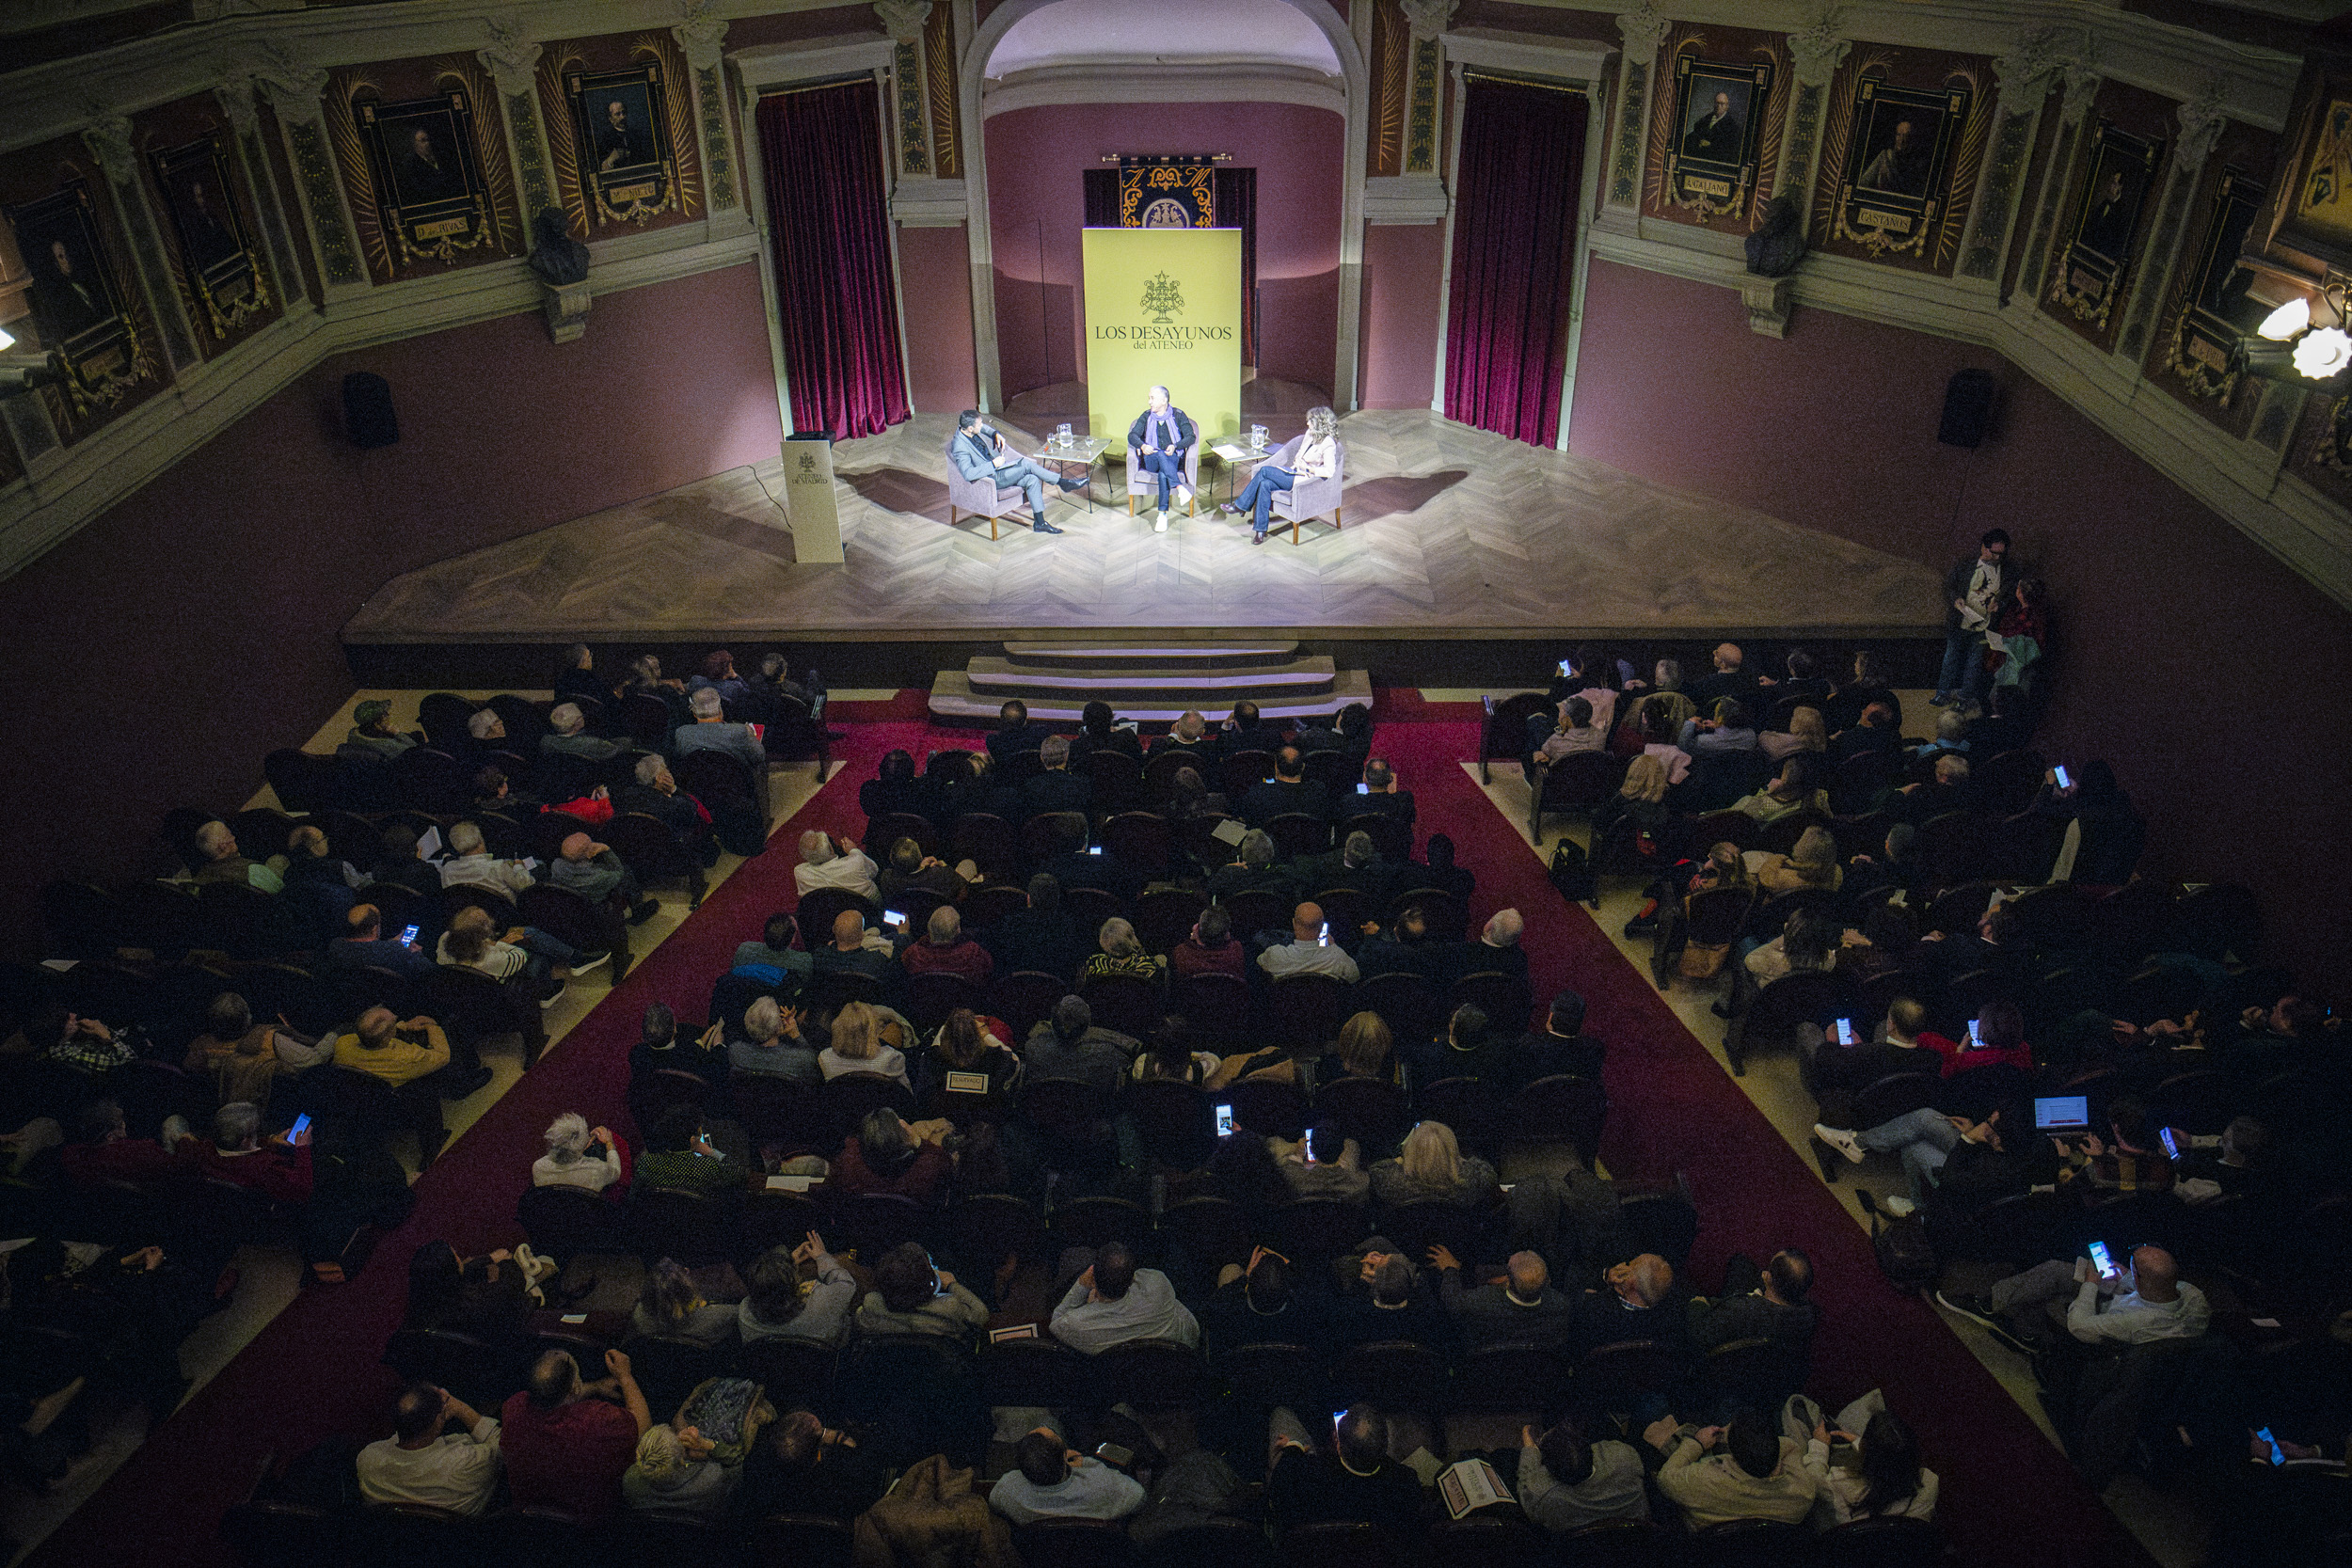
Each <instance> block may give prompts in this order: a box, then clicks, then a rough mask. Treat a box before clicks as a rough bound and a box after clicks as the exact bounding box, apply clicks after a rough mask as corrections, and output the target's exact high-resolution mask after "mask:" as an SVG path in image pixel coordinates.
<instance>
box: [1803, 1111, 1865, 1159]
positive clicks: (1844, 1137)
mask: <svg viewBox="0 0 2352 1568" xmlns="http://www.w3.org/2000/svg"><path fill="white" fill-rule="evenodd" d="M1813 1135H1814V1136H1815V1137H1817V1138H1819V1139H1820V1140H1821V1141H1822V1142H1823V1143H1825V1144H1827V1145H1829V1146H1830V1148H1834V1149H1836V1150H1837V1152H1838V1153H1840V1154H1843V1155H1844V1156H1845V1157H1846V1158H1847V1159H1849V1160H1851V1161H1852V1162H1853V1163H1854V1164H1857V1165H1858V1164H1862V1162H1863V1161H1864V1160H1865V1159H1866V1158H1867V1157H1868V1151H1867V1150H1866V1149H1865V1148H1863V1147H1862V1141H1861V1140H1860V1139H1859V1138H1856V1137H1855V1136H1854V1135H1853V1134H1852V1133H1851V1132H1847V1131H1846V1130H1845V1129H1844V1128H1840V1127H1824V1126H1822V1125H1821V1124H1820V1122H1818V1121H1817V1122H1815V1123H1814V1124H1813Z"/></svg>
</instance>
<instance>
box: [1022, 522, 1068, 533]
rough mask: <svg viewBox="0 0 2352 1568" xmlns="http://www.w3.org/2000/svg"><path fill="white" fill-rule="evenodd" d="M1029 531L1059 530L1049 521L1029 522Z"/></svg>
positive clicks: (1049, 531) (1054, 531) (1051, 531)
mask: <svg viewBox="0 0 2352 1568" xmlns="http://www.w3.org/2000/svg"><path fill="white" fill-rule="evenodd" d="M1029 531H1030V532H1031V533H1059V532H1060V531H1061V530H1059V529H1057V528H1056V527H1055V526H1054V525H1053V524H1051V523H1031V524H1030V525H1029Z"/></svg>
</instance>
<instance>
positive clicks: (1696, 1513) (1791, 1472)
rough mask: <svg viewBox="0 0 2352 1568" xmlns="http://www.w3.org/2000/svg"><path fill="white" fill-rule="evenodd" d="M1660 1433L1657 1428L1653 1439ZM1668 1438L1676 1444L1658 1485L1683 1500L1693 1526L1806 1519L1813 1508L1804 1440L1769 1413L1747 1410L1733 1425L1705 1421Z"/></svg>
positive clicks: (1684, 1513) (1685, 1517) (1686, 1517)
mask: <svg viewBox="0 0 2352 1568" xmlns="http://www.w3.org/2000/svg"><path fill="white" fill-rule="evenodd" d="M1668 1419H1672V1418H1668ZM1661 1435H1664V1434H1662V1433H1655V1430H1654V1429H1653V1434H1652V1439H1651V1440H1652V1441H1653V1442H1655V1441H1657V1439H1658V1437H1659V1436H1661ZM1666 1441H1667V1443H1670V1444H1671V1445H1672V1449H1671V1451H1670V1452H1668V1454H1667V1455H1666V1464H1665V1467H1664V1468H1662V1469H1661V1470H1660V1471H1659V1472H1658V1489H1659V1490H1660V1491H1661V1492H1663V1493H1664V1494H1665V1495H1666V1496H1667V1497H1669V1498H1671V1499H1673V1500H1674V1501H1675V1502H1677V1503H1678V1504H1680V1505H1681V1507H1682V1517H1683V1522H1684V1523H1686V1524H1688V1525H1689V1526H1690V1527H1691V1528H1692V1529H1705V1528H1707V1527H1708V1526H1709V1525H1721V1524H1727V1523H1729V1522H1730V1521H1732V1520H1734V1519H1773V1520H1778V1521H1779V1522H1781V1523H1782V1524H1788V1525H1794V1524H1802V1523H1803V1522H1804V1517H1805V1515H1806V1514H1807V1513H1811V1512H1812V1510H1813V1493H1814V1481H1813V1477H1812V1475H1811V1473H1810V1472H1808V1471H1807V1470H1806V1469H1805V1467H1804V1446H1803V1445H1802V1444H1798V1443H1793V1442H1791V1441H1789V1440H1788V1438H1786V1437H1783V1436H1782V1435H1781V1434H1780V1433H1779V1431H1778V1429H1777V1427H1776V1425H1775V1423H1774V1422H1773V1421H1772V1420H1771V1419H1770V1418H1767V1417H1764V1416H1761V1415H1758V1414H1756V1413H1755V1412H1753V1411H1742V1412H1741V1413H1740V1415H1739V1416H1738V1417H1736V1418H1734V1419H1733V1421H1732V1423H1731V1425H1730V1426H1728V1427H1702V1428H1700V1429H1699V1430H1698V1431H1697V1432H1695V1433H1677V1434H1675V1435H1674V1436H1672V1437H1668V1438H1667V1440H1666ZM1661 1446H1664V1445H1661Z"/></svg>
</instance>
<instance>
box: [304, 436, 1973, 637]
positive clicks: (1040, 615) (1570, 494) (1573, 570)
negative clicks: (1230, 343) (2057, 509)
mask: <svg viewBox="0 0 2352 1568" xmlns="http://www.w3.org/2000/svg"><path fill="white" fill-rule="evenodd" d="M951 427H952V417H951V416H948V415H944V414H927V415H920V416H917V417H916V418H914V420H909V421H908V422H907V423H905V424H903V425H900V426H898V427H897V428H896V429H894V430H891V431H890V432H888V433H887V434H884V435H882V436H870V437H866V438H864V439H860V440H855V441H845V442H842V443H841V444H840V445H839V446H838V447H837V448H836V449H835V451H834V470H835V472H836V474H837V475H838V476H839V479H840V482H841V483H840V486H839V494H840V497H841V528H842V536H843V539H844V542H845V552H846V554H847V557H848V560H847V562H846V564H843V565H839V566H827V565H805V566H804V565H800V564H797V563H796V562H794V560H793V557H792V547H791V539H790V535H789V534H788V533H787V532H786V531H783V530H782V529H781V527H780V526H779V524H780V523H781V513H780V511H779V509H778V507H777V505H776V503H775V502H774V501H773V500H771V495H772V496H777V497H780V496H781V495H782V493H783V484H782V482H781V477H780V469H781V464H780V462H774V461H771V462H769V463H764V464H762V465H760V466H759V467H757V468H756V469H754V468H739V469H735V470H732V471H730V472H727V473H723V474H718V475H714V476H713V477H711V478H709V479H706V480H702V481H699V482H697V483H692V484H689V485H686V486H683V487H681V488H679V489H676V490H673V491H670V492H668V493H666V494H662V495H658V496H652V497H648V498H646V499H643V500H638V501H632V502H629V503H628V504H627V505H623V506H617V507H613V508H611V509H609V510H607V511H604V512H599V513H596V514H594V515H590V516H586V517H580V518H576V519H574V520H572V521H570V522H567V523H562V524H558V525H556V526H555V527H552V528H548V529H543V530H540V531H537V532H535V533H531V534H527V535H524V536H523V537H521V538H518V539H513V540H509V541H507V542H506V543H504V544H501V545H494V546H489V547H488V548H485V549H481V550H476V551H473V552H471V553H469V554H467V555H462V556H458V557H455V558H453V559H451V560H448V561H443V562H436V563H434V564H433V565H430V566H426V567H423V568H421V569H420V570H417V571H413V572H409V573H406V574H404V575H403V576H401V577H398V578H393V579H392V580H391V581H390V582H389V583H386V584H385V585H384V586H383V587H382V588H381V589H379V590H378V591H377V592H376V593H375V594H373V595H372V596H371V597H370V598H369V599H368V601H367V603H366V604H365V605H364V606H362V607H361V609H360V610H359V612H358V614H357V615H356V616H354V617H353V618H352V620H351V622H350V624H349V625H348V626H346V627H345V628H344V631H343V641H344V643H345V646H346V650H347V652H348V654H349V656H350V657H351V660H352V663H353V666H354V669H355V671H358V672H359V673H361V674H362V675H363V676H366V677H381V676H384V675H388V674H390V673H406V674H409V675H415V674H418V673H426V672H433V673H429V674H428V675H427V678H429V679H436V680H452V679H456V678H459V676H460V674H463V673H478V674H482V675H502V674H504V673H507V670H509V669H521V668H526V667H527V668H530V669H533V670H544V667H545V662H546V659H545V651H546V650H549V649H554V648H560V647H561V646H562V645H563V644H564V643H567V642H570V641H586V642H589V643H592V644H596V645H598V646H606V647H612V648H616V649H617V648H637V647H650V648H655V649H658V650H659V649H669V648H677V649H681V650H682V649H686V648H691V647H693V646H695V645H698V644H699V645H702V646H708V645H709V644H711V643H713V642H731V643H737V644H763V643H778V642H780V643H787V644H792V645H796V646H799V647H803V648H806V649H810V650H812V651H813V650H816V649H829V650H833V651H834V654H835V656H836V657H835V664H834V666H831V667H828V668H827V669H826V673H827V674H828V675H832V674H833V673H834V667H837V665H838V663H839V658H838V657H837V656H838V653H839V651H840V650H843V649H844V648H847V647H852V646H861V645H882V644H887V645H891V646H896V647H902V648H904V649H905V653H906V655H907V657H908V658H909V659H910V660H912V661H913V662H914V663H921V664H927V665H930V667H933V668H937V667H943V666H945V665H946V664H949V663H960V662H961V658H962V657H964V650H967V649H969V650H978V651H993V649H992V648H990V647H989V644H992V643H994V642H997V641H1003V640H1005V639H1008V638H1015V637H1018V638H1026V639H1032V640H1034V639H1036V638H1038V637H1041V636H1043V637H1052V636H1054V635H1056V634H1057V633H1062V632H1067V633H1069V634H1071V635H1073V636H1078V637H1085V638H1088V639H1090V640H1093V641H1101V640H1102V639H1103V637H1104V633H1106V632H1119V631H1127V630H1134V631H1137V632H1142V631H1147V630H1148V631H1149V632H1150V633H1151V634H1152V637H1153V638H1155V639H1160V640H1164V639H1166V638H1168V636H1169V635H1170V634H1179V635H1193V636H1199V637H1202V638H1211V637H1218V638H1226V637H1285V638H1296V639H1299V640H1301V641H1303V642H1305V643H1306V644H1307V645H1308V646H1309V647H1310V648H1311V649H1327V650H1339V649H1343V648H1354V647H1356V646H1357V645H1359V644H1362V643H1365V642H1409V641H1432V642H1450V643H1455V644H1477V643H1494V644H1501V643H1514V642H1519V641H1524V640H1526V639H1530V638H1540V639H1546V640H1550V641H1575V640H1581V639H1585V638H1601V639H1607V640H1611V641H1634V640H1639V641H1643V642H1645V643H1653V644H1655V643H1667V642H1677V643H1689V644H1692V645H1694V646H1700V645H1705V644H1708V643H1712V642H1713V641H1718V640H1720V639H1722V638H1724V637H1735V638H1740V637H1744V638H1752V639H1755V638H1761V639H1802V640H1804V641H1837V642H1840V643H1853V642H1870V643H1873V644H1882V643H1883V644H1893V645H1895V646H1896V647H1897V648H1898V649H1901V648H1902V647H1903V645H1905V644H1914V645H1915V644H1920V643H1925V642H1930V641H1940V639H1941V637H1942V626H1943V618H1942V614H1941V611H1940V609H1939V602H1940V594H1939V584H1938V581H1937V578H1936V575H1935V574H1934V573H1933V572H1932V571H1931V570H1930V569H1928V568H1927V567H1924V566H1921V565H1919V564H1917V563H1916V562H1910V561H1905V560H1901V559H1899V558H1897V557H1895V556H1892V555H1888V554H1885V553H1883V552H1881V551H1877V550H1872V549H1869V548H1867V547H1865V546H1860V545H1855V544H1851V543H1848V542H1847V541H1844V540H1841V539H1838V538H1836V537H1834V536H1833V535H1830V534H1827V533H1824V532H1821V531H1817V530H1813V529H1807V528H1801V527H1799V526H1797V525H1795V524H1793V523H1788V522H1784V521H1782V520H1780V519H1779V518H1776V517H1771V516H1767V515H1764V514H1762V513H1757V512H1749V511H1743V510H1740V509H1739V508H1736V507H1730V506H1726V505H1724V504H1723V503H1721V502H1719V501H1715V500H1712V499H1707V498H1704V497H1700V496H1696V495H1692V494H1688V493H1685V492H1681V491H1677V490H1674V489H1671V488H1668V487H1666V486H1664V485H1659V484H1653V483H1648V482H1646V481H1644V480H1640V479H1636V478H1634V477H1633V476H1631V475H1629V474H1627V473H1624V472H1622V471H1620V470H1618V469H1615V468H1612V467H1608V466H1606V465H1604V464H1600V463H1596V462H1593V461H1590V460H1588V459H1585V458H1581V457H1576V456H1572V455H1568V454H1565V453H1562V452H1555V451H1543V450H1539V449H1536V448H1534V447H1530V446H1527V445H1524V444H1522V443H1520V442H1517V441H1511V440H1506V439H1504V438H1503V437H1501V436H1492V435H1488V434H1486V433H1485V432H1482V431H1477V430H1472V429H1470V428H1469V427H1467V426H1464V425H1460V424H1456V423H1454V422H1452V421H1450V420H1444V419H1442V418H1440V417H1439V416H1438V415H1436V414H1432V413H1429V412H1426V411H1422V410H1406V411H1395V410H1384V411H1368V412H1363V413H1359V414H1354V415H1350V416H1349V417H1348V418H1347V419H1345V420H1343V421H1342V423H1341V426H1340V435H1341V438H1342V440H1343V442H1345V443H1346V446H1347V450H1348V472H1347V506H1346V509H1345V522H1346V526H1345V528H1344V529H1343V530H1341V531H1334V530H1333V529H1331V528H1330V527H1329V526H1328V525H1327V524H1310V525H1308V526H1307V528H1306V529H1305V530H1304V531H1303V533H1302V539H1303V543H1302V544H1300V545H1298V546H1293V545H1292V544H1291V543H1290V535H1289V533H1288V531H1283V532H1281V533H1279V534H1277V535H1275V536H1274V537H1273V538H1272V539H1270V540H1269V541H1268V542H1267V543H1266V544H1264V545H1263V546H1252V545H1251V544H1250V542H1249V531H1248V527H1247V526H1246V525H1245V524H1243V523H1242V522H1239V521H1236V520H1231V519H1223V518H1216V519H1212V518H1211V517H1210V516H1208V515H1205V511H1206V506H1205V500H1204V503H1203V511H1204V515H1201V516H1200V517H1197V518H1194V517H1184V516H1181V515H1179V516H1177V517H1176V518H1174V519H1173V520H1172V521H1171V523H1170V524H1169V528H1168V532H1167V533H1165V534H1154V533H1153V532H1152V529H1151V525H1150V523H1149V522H1148V521H1147V520H1145V519H1144V518H1142V517H1140V516H1138V517H1135V518H1130V517H1128V516H1127V515H1126V501H1125V491H1124V469H1123V465H1121V464H1120V463H1117V462H1114V463H1111V464H1110V465H1109V466H1108V468H1107V471H1105V470H1104V468H1102V467H1098V468H1097V469H1096V472H1095V476H1094V493H1095V498H1096V499H1095V506H1096V510H1095V511H1094V512H1093V513H1092V514H1091V515H1089V514H1088V512H1087V511H1086V509H1085V507H1084V506H1083V505H1080V504H1078V503H1077V502H1076V501H1075V499H1073V500H1070V501H1064V502H1057V503H1056V504H1055V505H1054V506H1053V508H1052V511H1051V513H1050V514H1049V515H1051V517H1052V518H1053V520H1055V521H1056V522H1057V523H1059V524H1060V525H1061V526H1062V527H1063V528H1064V529H1066V530H1067V531H1066V532H1065V533H1063V534H1061V535H1059V536H1055V535H1041V534H1032V533H1030V532H1029V531H1026V529H1020V530H1018V531H1016V530H1015V529H1014V527H1013V525H1012V524H1011V523H1010V521H1009V520H1008V522H1007V524H1006V525H1005V531H1004V535H1003V537H1002V538H1001V539H1000V540H997V541H993V542H992V541H991V540H990V538H989V525H988V523H987V522H986V520H984V519H975V518H971V517H964V518H962V520H961V521H960V522H959V523H958V524H957V525H956V526H955V527H953V528H950V527H948V525H947V495H946V471H947V469H946V450H945V449H946V438H947V435H948V432H949V430H950V429H951ZM1048 428H1050V426H1048V425H1046V424H1044V423H1043V422H1042V421H1040V422H1038V423H1037V424H1036V426H1035V432H1037V433H1041V432H1042V431H1044V430H1046V429H1048ZM1275 431H1276V434H1277V435H1278V436H1280V435H1283V434H1285V432H1284V430H1283V428H1282V427H1281V426H1280V425H1279V424H1277V425H1276V427H1275ZM1202 478H1203V481H1204V488H1217V489H1220V491H1221V486H1217V485H1215V484H1214V483H1211V479H1212V475H1211V471H1210V469H1209V468H1208V467H1204V470H1203V475H1202ZM1106 497H1107V498H1108V499H1105V498H1106ZM909 644H947V645H954V646H931V647H908V646H906V645H909ZM428 649H430V650H436V652H435V653H434V654H432V655H428V654H427V650H428ZM1391 651H1392V652H1393V653H1395V654H1397V655H1398V656H1400V657H1403V658H1404V660H1405V662H1406V663H1407V664H1411V663H1419V662H1423V661H1422V660H1420V659H1416V658H1414V657H1412V656H1411V654H1409V653H1408V652H1407V650H1406V649H1404V648H1401V647H1400V648H1395V649H1392V650H1391ZM1422 652H1426V653H1434V652H1435V650H1434V649H1429V650H1422ZM1514 662H1517V661H1516V660H1515V661H1514ZM1905 662H1910V660H1905ZM878 673H882V674H887V672H878ZM541 678H544V675H542V677H541ZM1470 678H1477V677H1475V676H1474V675H1473V676H1471V677H1470ZM867 683H868V684H873V683H874V682H873V681H872V680H871V679H870V678H869V680H868V682H867ZM1466 683H1467V681H1466V682H1464V683H1463V684H1466ZM1440 684H1456V683H1451V682H1448V683H1440Z"/></svg>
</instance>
